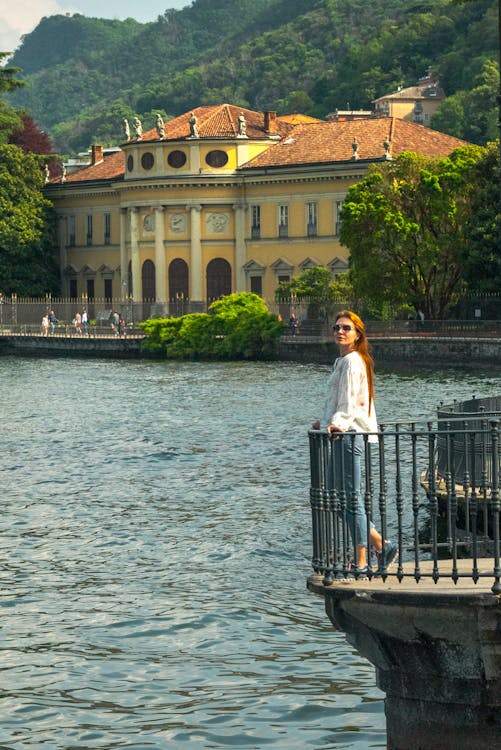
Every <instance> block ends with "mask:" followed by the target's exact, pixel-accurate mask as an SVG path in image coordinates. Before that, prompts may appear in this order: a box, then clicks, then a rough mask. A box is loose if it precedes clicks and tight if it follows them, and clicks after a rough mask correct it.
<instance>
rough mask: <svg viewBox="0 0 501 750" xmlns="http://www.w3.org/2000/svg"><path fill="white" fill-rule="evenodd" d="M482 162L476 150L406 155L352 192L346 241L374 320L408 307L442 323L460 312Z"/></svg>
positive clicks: (344, 222) (358, 288) (344, 218)
mask: <svg viewBox="0 0 501 750" xmlns="http://www.w3.org/2000/svg"><path fill="white" fill-rule="evenodd" d="M483 154H484V149H482V148H480V147H475V146H468V147H463V148H459V149H456V150H455V151H454V152H453V153H452V154H451V155H450V156H449V157H447V158H445V159H432V158H426V157H423V156H418V155H416V154H413V153H409V152H407V153H403V154H401V155H400V156H399V157H398V158H397V159H395V161H391V162H386V163H384V164H381V165H377V166H374V167H373V168H372V169H371V170H370V172H369V174H368V175H367V176H366V177H365V178H364V179H363V180H362V181H361V182H360V183H358V184H357V185H354V186H352V187H351V188H350V190H349V191H348V195H347V198H346V200H345V202H344V204H343V209H342V212H341V233H340V239H341V242H342V243H343V244H344V245H346V246H347V247H348V249H349V251H350V269H351V273H350V277H351V281H352V283H353V287H354V290H355V293H356V294H357V295H358V296H359V297H361V298H362V299H363V300H364V301H365V302H366V303H367V304H368V305H369V306H370V307H371V309H372V310H373V311H374V312H378V313H379V314H380V315H383V314H384V310H385V309H386V308H387V306H388V305H391V306H400V305H402V304H405V303H409V304H411V305H413V306H414V307H415V308H416V310H417V309H418V308H420V307H421V308H422V309H423V310H424V312H425V314H426V315H427V316H428V317H429V318H436V319H441V318H443V317H444V316H445V315H446V314H447V311H448V310H449V308H450V306H451V305H452V304H454V302H455V295H456V294H457V293H458V291H460V289H461V286H462V284H463V280H462V279H463V272H464V265H465V260H464V248H465V246H466V243H467V237H468V232H469V231H470V227H471V222H472V220H473V219H472V217H473V206H474V197H475V191H476V188H477V182H476V179H475V169H476V165H477V163H478V161H479V160H480V158H481V157H482V156H483Z"/></svg>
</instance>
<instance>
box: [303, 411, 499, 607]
mask: <svg viewBox="0 0 501 750" xmlns="http://www.w3.org/2000/svg"><path fill="white" fill-rule="evenodd" d="M447 417H448V418H447V420H446V421H444V420H443V419H441V420H436V419H435V420H430V421H428V422H424V423H417V422H413V423H396V424H388V425H381V427H380V431H379V432H378V433H377V442H375V443H371V442H370V441H369V435H363V436H362V437H361V438H360V437H358V438H357V437H356V436H355V433H344V434H343V435H342V436H340V437H337V438H331V437H329V436H328V435H327V433H326V432H325V431H317V430H311V431H310V433H309V439H310V470H311V490H310V500H311V510H312V524H313V558H312V564H313V569H314V571H315V573H316V574H317V575H320V576H322V577H323V582H324V584H325V585H330V584H332V583H333V582H335V581H336V580H338V579H341V580H342V579H346V578H350V577H355V578H357V576H358V572H357V568H356V567H355V555H354V552H353V550H354V548H355V547H356V546H360V545H364V546H366V547H367V550H370V549H371V545H370V524H371V522H372V523H374V525H375V527H376V529H377V530H378V531H380V532H381V534H382V536H383V538H384V539H385V540H391V541H392V542H393V543H396V544H397V546H398V554H397V556H396V558H395V564H394V567H391V568H389V569H388V568H384V569H381V563H380V562H379V567H378V560H377V554H376V552H375V551H374V550H373V551H372V554H369V555H368V571H367V574H366V575H367V576H368V578H369V579H371V578H372V577H373V576H374V575H380V576H381V577H382V578H383V580H385V579H386V576H394V577H396V578H397V579H398V580H399V581H403V580H404V579H406V580H409V579H412V578H413V579H414V580H415V581H416V582H419V581H420V580H422V579H425V578H430V579H432V580H433V581H434V582H435V583H437V582H438V581H439V580H440V579H442V580H443V579H444V577H445V578H449V579H452V580H453V581H454V582H455V583H458V582H459V581H460V579H464V578H468V579H470V581H473V582H475V583H477V582H478V581H479V580H481V579H488V580H490V581H491V582H492V589H491V590H492V591H493V592H494V593H495V594H500V593H501V583H500V581H501V568H500V527H499V524H500V511H501V498H500V492H499V474H500V440H499V420H498V419H497V418H488V417H485V418H484V419H481V420H479V418H478V414H474V415H471V416H470V415H468V414H461V415H460V416H459V415H458V416H451V415H450V414H448V415H447ZM355 440H359V441H361V442H362V445H363V449H362V458H361V465H362V485H361V497H362V500H363V508H364V512H365V516H366V518H367V529H368V531H367V539H364V540H359V539H357V538H356V531H354V530H353V523H352V522H351V520H350V519H353V518H354V515H353V514H354V513H355V508H356V506H357V495H356V494H355V493H354V492H351V493H350V492H349V491H347V490H346V482H345V476H346V470H347V467H346V466H344V465H343V462H342V461H341V465H340V462H339V458H338V460H337V461H336V459H335V452H336V451H339V445H340V441H351V442H352V444H354V441H355ZM342 453H343V452H342V451H341V454H342ZM458 454H460V455H461V463H460V466H458V464H457V460H456V459H457V456H458ZM338 455H339V454H338ZM353 537H355V538H353Z"/></svg>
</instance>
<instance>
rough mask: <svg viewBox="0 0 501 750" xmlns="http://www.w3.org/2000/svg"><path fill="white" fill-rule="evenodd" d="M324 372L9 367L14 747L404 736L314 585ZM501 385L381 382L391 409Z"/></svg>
mask: <svg viewBox="0 0 501 750" xmlns="http://www.w3.org/2000/svg"><path fill="white" fill-rule="evenodd" d="M327 374H328V368H325V367H323V366H317V365H311V366H310V365H291V364H280V363H276V364H214V365H207V364H206V365H204V364H199V363H160V362H154V363H109V362H99V361H89V362H80V361H71V360H68V361H66V360H61V361H57V363H55V362H53V361H50V360H47V361H45V360H41V361H32V360H23V359H12V358H7V357H4V358H1V359H0V376H1V377H2V382H3V385H4V388H3V394H5V396H3V402H2V426H3V431H2V434H1V437H0V449H1V453H2V456H3V459H4V460H3V464H4V472H3V492H2V497H3V500H2V506H3V513H2V518H1V521H0V523H1V529H2V547H3V550H2V552H3V554H2V558H1V560H0V611H1V614H2V617H1V619H0V631H1V641H0V654H1V660H2V670H1V677H0V692H1V697H2V721H1V722H0V746H1V747H2V748H8V749H9V750H21V749H22V750H25V749H26V748H37V750H38V748H43V747H47V748H50V750H67V749H68V748H79V749H80V750H82V749H87V748H103V749H105V750H112V749H113V748H121V749H122V748H134V750H142V749H143V748H144V750H152V749H155V750H163V749H164V748H166V749H167V748H168V749H169V750H171V748H177V747H181V746H182V747H183V748H186V750H191V749H193V750H195V749H198V748H218V749H219V750H221V749H222V748H245V749H246V750H262V749H263V748H267V747H270V748H281V749H282V750H305V748H312V750H327V749H328V748H336V750H340V749H341V748H347V749H348V748H349V750H367V748H384V747H385V746H386V739H385V724H384V715H383V703H382V697H383V696H382V694H381V693H380V691H379V690H378V689H377V688H376V687H375V681H374V671H373V669H372V667H371V666H370V665H369V664H367V662H365V660H364V659H362V658H361V657H360V656H358V654H356V653H355V652H354V651H353V650H352V648H351V647H350V646H349V645H348V644H347V642H346V640H345V638H344V636H343V635H342V634H341V633H337V632H335V631H334V630H333V629H332V627H331V626H330V623H329V622H328V620H327V618H326V616H325V611H324V607H323V602H322V601H321V600H320V599H318V598H316V597H314V596H313V595H311V594H309V593H308V592H307V591H306V589H305V581H306V577H307V575H308V574H309V572H310V561H309V560H310V555H311V539H310V530H309V525H310V511H309V500H308V498H309V488H308V482H309V479H308V445H307V438H306V430H307V428H308V426H309V424H311V421H312V420H313V419H314V418H315V417H316V416H318V413H319V409H320V405H321V404H322V401H323V392H324V387H325V382H326V377H327ZM424 382H425V383H426V388H423V387H422V385H423V383H424ZM493 390H494V391H496V392H499V379H497V378H494V377H493V376H492V373H490V374H489V373H486V374H482V373H475V374H474V375H473V374H460V375H458V374H456V373H446V372H440V373H435V374H433V373H432V374H430V373H429V372H428V373H425V374H422V375H420V374H419V373H413V374H412V376H410V375H397V374H395V373H386V374H385V373H384V372H383V373H382V375H381V376H380V378H379V380H378V411H379V414H380V416H381V415H382V414H383V413H384V414H385V415H386V418H387V419H388V420H389V419H395V418H397V417H402V416H409V417H411V416H414V417H415V418H417V417H419V418H420V417H422V416H423V409H425V410H428V413H431V412H433V410H434V408H435V406H436V403H438V401H439V400H441V399H442V398H443V399H445V400H448V399H449V398H450V399H451V400H452V398H458V399H461V398H467V397H470V396H471V395H472V393H476V394H477V395H482V394H483V393H490V392H491V391H493ZM27 393H29V395H30V398H29V403H27V402H28V399H26V394H27ZM397 409H398V410H399V412H398V413H397ZM402 411H403V412H405V414H404V415H402V413H401V412H402Z"/></svg>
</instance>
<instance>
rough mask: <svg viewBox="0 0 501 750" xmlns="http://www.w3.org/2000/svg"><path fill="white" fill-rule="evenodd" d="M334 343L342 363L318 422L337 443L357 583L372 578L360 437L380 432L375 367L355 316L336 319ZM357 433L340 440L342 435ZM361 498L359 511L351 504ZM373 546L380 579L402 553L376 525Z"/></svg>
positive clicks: (338, 363) (372, 532) (316, 426)
mask: <svg viewBox="0 0 501 750" xmlns="http://www.w3.org/2000/svg"><path fill="white" fill-rule="evenodd" d="M334 339H335V341H336V344H337V345H338V347H339V353H340V355H341V356H340V357H338V359H336V361H335V362H334V370H333V372H332V375H331V376H330V378H329V382H328V393H327V399H326V402H325V408H324V414H323V418H322V424H320V422H316V423H315V424H314V425H313V428H314V429H320V427H325V428H326V429H327V432H328V433H329V435H331V436H332V437H333V438H334V440H336V439H337V440H338V442H337V443H335V444H334V446H333V448H334V459H335V466H334V469H335V482H336V489H338V490H344V492H345V496H346V498H347V502H348V510H347V520H348V525H349V528H350V533H351V536H352V539H353V544H354V546H356V572H357V577H358V578H365V577H366V576H367V516H366V513H365V508H364V504H363V500H362V493H361V459H362V457H363V453H364V444H363V438H362V436H361V433H375V432H377V429H378V426H377V419H376V411H375V408H374V361H373V359H372V357H371V355H370V352H369V342H368V341H367V336H366V334H365V326H364V324H363V322H362V320H361V319H360V318H359V316H358V315H357V314H356V313H354V312H351V311H350V310H341V312H339V313H338V314H337V316H336V323H335V325H334ZM347 432H350V433H353V432H355V433H357V436H356V437H355V439H354V440H352V439H351V438H350V437H345V438H343V439H340V438H339V437H338V438H336V435H340V434H341V433H347ZM377 440H378V438H377V435H369V437H368V441H369V442H370V443H375V442H377ZM354 495H356V498H357V501H356V508H355V509H353V507H352V503H351V502H350V501H351V498H352V497H353V496H354ZM369 535H370V536H369V539H370V543H371V546H372V547H374V549H375V550H376V554H378V556H379V564H378V570H377V573H376V575H378V574H381V573H382V572H384V570H385V569H386V568H387V567H388V566H389V565H390V564H391V563H392V562H393V560H394V559H395V557H396V554H397V552H398V550H397V546H396V545H395V544H393V543H392V542H385V544H384V549H383V539H382V536H381V534H380V533H379V532H378V531H376V529H375V527H374V525H373V524H371V528H370V531H369Z"/></svg>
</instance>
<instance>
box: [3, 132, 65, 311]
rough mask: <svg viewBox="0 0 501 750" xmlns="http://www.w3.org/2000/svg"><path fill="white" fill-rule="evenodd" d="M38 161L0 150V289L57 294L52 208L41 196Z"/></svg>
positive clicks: (7, 147) (14, 150)
mask: <svg viewBox="0 0 501 750" xmlns="http://www.w3.org/2000/svg"><path fill="white" fill-rule="evenodd" d="M42 185H43V176H42V170H41V157H38V156H36V155H35V154H31V153H28V154H24V153H23V151H22V150H21V149H20V148H19V147H18V146H14V145H13V144H7V145H3V146H0V290H1V291H2V292H3V293H4V294H13V293H16V294H19V295H36V296H38V295H43V294H45V293H46V292H52V293H55V292H57V291H58V273H57V268H56V263H55V260H54V257H53V251H52V248H53V246H54V244H55V243H54V242H53V216H52V212H51V204H50V203H49V202H48V201H47V200H45V198H44V197H43V194H42Z"/></svg>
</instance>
